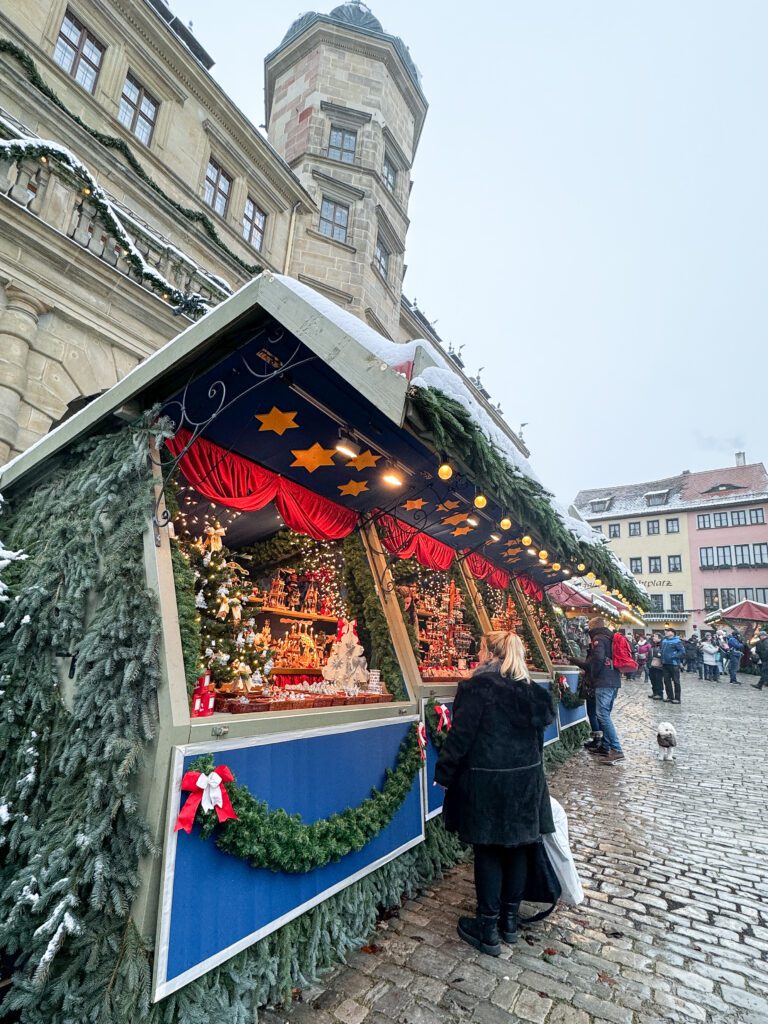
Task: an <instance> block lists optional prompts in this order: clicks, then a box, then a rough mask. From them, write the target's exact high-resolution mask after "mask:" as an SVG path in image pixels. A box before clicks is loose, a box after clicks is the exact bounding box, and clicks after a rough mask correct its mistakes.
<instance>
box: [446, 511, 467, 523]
mask: <svg viewBox="0 0 768 1024" xmlns="http://www.w3.org/2000/svg"><path fill="white" fill-rule="evenodd" d="M466 521H467V513H466V512H455V513H454V514H453V515H452V516H448V518H447V519H444V520H443V524H444V525H445V526H458V525H459V523H464V522H466Z"/></svg>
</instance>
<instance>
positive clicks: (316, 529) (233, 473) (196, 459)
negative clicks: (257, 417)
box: [165, 430, 358, 540]
mask: <svg viewBox="0 0 768 1024" xmlns="http://www.w3.org/2000/svg"><path fill="white" fill-rule="evenodd" d="M190 437H191V434H190V433H189V431H188V430H180V431H179V432H178V433H177V434H176V436H175V437H172V438H170V439H169V440H168V441H166V442H165V443H166V445H167V446H168V449H169V450H170V451H171V452H172V453H173V455H175V456H177V455H178V454H179V452H180V451H182V450H183V448H184V446H185V445H186V444H187V443H188V442H189V439H190ZM180 466H181V471H182V472H183V474H184V476H185V477H186V478H187V480H188V481H189V482H190V484H191V485H192V486H193V487H194V488H195V490H196V491H198V492H199V493H200V494H202V496H203V497H204V498H208V499H209V500H210V501H215V502H218V504H219V505H226V506H227V508H237V509H240V510H241V511H243V512H255V511H257V510H258V509H260V508H264V506H265V505H268V504H269V503H270V502H271V501H274V503H275V505H276V506H277V510H278V512H279V513H280V515H281V516H282V517H283V520H284V521H285V524H286V526H289V527H290V528H291V529H292V530H296V532H297V533H306V534H307V535H308V536H310V537H313V538H314V539H315V540H340V539H341V538H342V537H347V536H349V534H350V533H352V531H353V530H354V529H355V527H356V526H357V522H358V516H357V512H354V511H353V510H352V509H348V508H344V506H343V505H337V504H336V502H335V501H331V500H330V498H323V497H321V496H320V495H319V494H315V493H314V492H313V491H309V490H307V488H306V487H302V486H301V484H297V483H294V482H293V481H292V480H287V479H286V478H285V477H284V476H279V475H278V474H277V473H273V472H272V471H271V470H269V469H264V467H263V466H257V465H256V463H255V462H251V460H250V459H246V458H244V457H243V456H242V455H235V454H234V453H233V452H228V451H227V450H226V448H221V447H220V446H219V445H217V444H214V443H213V442H212V441H207V440H206V439H205V438H204V437H198V438H197V440H196V441H194V443H193V444H192V446H191V448H190V449H189V451H188V452H186V453H185V454H184V455H183V456H182V457H181V462H180Z"/></svg>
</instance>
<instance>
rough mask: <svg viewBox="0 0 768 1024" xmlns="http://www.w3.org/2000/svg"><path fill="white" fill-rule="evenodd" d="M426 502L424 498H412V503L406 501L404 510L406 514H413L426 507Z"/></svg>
mask: <svg viewBox="0 0 768 1024" xmlns="http://www.w3.org/2000/svg"><path fill="white" fill-rule="evenodd" d="M426 504H427V503H426V501H424V499H423V498H412V499H411V500H410V501H406V503H405V504H404V505H403V508H404V509H405V511H406V512H413V511H415V510H416V509H422V508H424V506H425V505H426Z"/></svg>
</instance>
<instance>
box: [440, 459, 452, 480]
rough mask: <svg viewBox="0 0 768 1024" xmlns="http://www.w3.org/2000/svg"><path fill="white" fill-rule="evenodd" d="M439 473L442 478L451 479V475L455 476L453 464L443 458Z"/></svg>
mask: <svg viewBox="0 0 768 1024" xmlns="http://www.w3.org/2000/svg"><path fill="white" fill-rule="evenodd" d="M437 475H438V476H439V477H440V479H441V480H450V479H451V477H452V476H453V466H451V464H450V463H449V462H447V461H446V460H445V459H443V461H442V462H441V463H440V465H439V467H438V470H437Z"/></svg>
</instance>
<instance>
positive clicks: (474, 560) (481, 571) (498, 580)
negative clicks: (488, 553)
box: [466, 551, 509, 590]
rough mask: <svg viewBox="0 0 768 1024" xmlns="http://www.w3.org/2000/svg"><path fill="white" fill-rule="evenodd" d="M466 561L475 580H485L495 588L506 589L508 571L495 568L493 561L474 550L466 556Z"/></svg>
mask: <svg viewBox="0 0 768 1024" xmlns="http://www.w3.org/2000/svg"><path fill="white" fill-rule="evenodd" d="M466 563H467V568H468V569H469V571H470V572H471V573H472V575H473V576H474V577H475V579H476V580H485V582H486V583H488V585H489V586H491V587H495V588H496V589H497V590H506V589H507V587H508V586H509V573H508V572H506V571H505V570H504V569H497V568H496V566H495V565H494V564H493V562H489V561H488V559H487V558H485V557H484V556H483V555H479V554H478V553H477V552H476V551H473V552H472V553H471V554H468V555H467V556H466Z"/></svg>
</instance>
